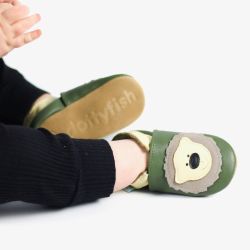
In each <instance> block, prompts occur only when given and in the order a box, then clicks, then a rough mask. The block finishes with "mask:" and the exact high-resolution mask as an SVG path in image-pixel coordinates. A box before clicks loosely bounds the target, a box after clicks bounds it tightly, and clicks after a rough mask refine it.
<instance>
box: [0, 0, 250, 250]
mask: <svg viewBox="0 0 250 250" xmlns="http://www.w3.org/2000/svg"><path fill="white" fill-rule="evenodd" d="M25 3H27V4H28V5H29V6H31V9H32V10H33V11H38V12H39V13H40V14H41V16H42V17H43V21H42V22H41V24H40V25H39V26H40V27H42V30H43V37H42V38H41V39H40V40H38V41H37V42H35V43H33V44H31V45H29V46H26V47H24V48H22V49H19V50H15V51H13V52H12V53H11V54H10V55H8V56H7V57H6V62H7V63H8V64H9V65H10V66H13V67H15V68H18V69H19V70H20V71H21V72H22V73H23V74H24V75H25V76H26V77H27V78H28V79H29V80H30V81H32V82H33V83H35V84H37V85H38V86H40V87H41V88H44V89H47V90H49V91H51V92H52V93H53V94H55V95H56V94H59V93H60V92H61V91H63V90H67V89H70V88H72V87H74V86H77V85H79V84H80V83H83V82H86V81H88V80H91V79H96V78H98V77H102V76H106V75H111V74H115V73H121V72H124V73H129V74H131V75H134V76H135V77H136V78H137V79H138V81H140V82H141V84H142V86H143V88H144V90H145V95H146V108H145V112H144V113H143V115H142V117H141V118H140V119H139V120H138V121H136V122H135V123H134V124H132V125H131V126H130V128H131V129H137V128H139V129H149V130H152V129H165V130H169V131H186V132H201V133H210V134H215V135H219V136H221V137H223V138H225V139H227V140H228V141H229V142H230V143H231V144H232V145H233V147H234V148H235V151H236V153H237V156H238V169H237V172H236V175H235V178H234V179H233V181H232V183H231V185H230V186H229V187H228V188H227V189H225V190H224V191H222V192H221V193H219V194H216V195H214V196H211V197H208V198H188V197H183V196H175V195H166V194H158V195H156V194H151V193H143V192H134V193H130V194H127V193H125V192H121V193H118V194H114V195H112V196H111V197H110V198H108V199H103V200H99V201H98V202H94V203H91V204H86V205H81V206H77V207H73V208H68V209H64V210H59V211H58V210H48V209H45V208H43V207H40V206H36V205H29V204H24V203H10V204H6V205H0V246H1V249H4V250H8V249H18V250H23V249H25V250H29V249H36V250H40V249H43V250H44V249H60V250H64V249H74V250H76V249H110V250H111V249H135V248H138V249H143V248H144V249H150V248H151V249H170V248H171V249H192V250H195V249H217V248H218V249H220V248H223V249H228V248H230V249H236V248H239V246H242V248H244V249H249V247H250V243H249V239H248V236H249V233H248V232H249V225H250V214H249V213H250V205H249V186H248V185H249V183H250V182H249V178H250V168H249V162H250V161H249V159H248V156H249V152H248V151H249V139H250V137H249V127H250V126H249V125H250V122H249V107H250V100H249V93H250V92H249V81H250V73H249V67H250V59H249V58H250V46H249V44H250V36H249V24H250V15H249V11H250V6H249V1H241V0H238V1H228V0H227V1H222V0H216V1H214V0H211V1H200V0H197V1H194V0H191V1H185V0H183V1H167V0H162V1H160V0H154V1H140V0H137V1H135V0H127V1H117V0H106V1H97V0H91V1H70V2H68V1H65V0H61V1H58V0H56V1H48V0H44V1H31V0H29V1H28V0H26V1H25Z"/></svg>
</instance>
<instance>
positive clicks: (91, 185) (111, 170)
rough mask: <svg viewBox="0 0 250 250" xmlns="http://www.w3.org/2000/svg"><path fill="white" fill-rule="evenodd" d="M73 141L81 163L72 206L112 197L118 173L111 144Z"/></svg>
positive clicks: (96, 141)
mask: <svg viewBox="0 0 250 250" xmlns="http://www.w3.org/2000/svg"><path fill="white" fill-rule="evenodd" d="M72 141H73V143H74V144H75V146H76V148H77V150H78V153H79V161H80V162H81V163H80V164H79V165H80V169H79V179H78V184H77V189H76V192H75V195H74V198H73V200H72V203H71V205H75V204H80V203H82V202H87V201H93V200H96V199H99V198H104V197H108V196H110V195H111V194H112V193H113V189H114V184H115V172H116V171H115V161H114V156H113V151H112V149H111V147H110V145H109V143H108V142H107V141H105V140H77V139H76V140H72ZM77 165H78V164H77Z"/></svg>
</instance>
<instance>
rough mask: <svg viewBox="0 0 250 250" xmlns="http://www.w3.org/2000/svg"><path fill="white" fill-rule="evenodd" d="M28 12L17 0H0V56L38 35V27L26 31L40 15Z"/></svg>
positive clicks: (39, 31)
mask: <svg viewBox="0 0 250 250" xmlns="http://www.w3.org/2000/svg"><path fill="white" fill-rule="evenodd" d="M28 14H29V8H28V7H27V6H26V5H23V4H21V3H20V2H19V1H18V0H0V57H3V56H5V55H6V54H8V53H9V52H10V51H11V50H13V49H14V48H18V47H21V46H23V45H25V44H27V43H30V42H32V41H34V40H35V39H37V38H38V37H40V35H41V30H40V29H37V30H34V31H29V32H27V30H29V29H30V28H32V27H33V26H34V25H35V24H36V23H37V22H39V21H40V19H41V17H40V15H39V14H34V15H31V16H28Z"/></svg>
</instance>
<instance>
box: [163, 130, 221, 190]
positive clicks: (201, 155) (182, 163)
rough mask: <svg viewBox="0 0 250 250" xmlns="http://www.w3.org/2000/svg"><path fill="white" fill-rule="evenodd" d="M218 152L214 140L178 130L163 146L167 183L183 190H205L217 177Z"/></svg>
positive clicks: (219, 154) (219, 158) (219, 165)
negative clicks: (165, 148)
mask: <svg viewBox="0 0 250 250" xmlns="http://www.w3.org/2000/svg"><path fill="white" fill-rule="evenodd" d="M221 166H222V156H221V153H220V149H219V148H218V146H217V145H216V143H215V141H214V140H213V139H212V138H211V137H208V136H205V135H201V134H191V133H190V134H189V133H187V134H184V133H182V134H178V135H176V136H174V137H173V139H172V140H171V142H170V143H169V146H168V148H167V150H166V158H165V164H164V170H165V177H166V179H167V182H168V185H169V186H170V187H171V188H173V189H175V190H181V191H183V192H185V193H193V194H198V193H201V192H205V191H207V189H208V187H210V186H212V185H213V184H214V183H215V181H216V180H217V179H218V178H219V173H220V172H221Z"/></svg>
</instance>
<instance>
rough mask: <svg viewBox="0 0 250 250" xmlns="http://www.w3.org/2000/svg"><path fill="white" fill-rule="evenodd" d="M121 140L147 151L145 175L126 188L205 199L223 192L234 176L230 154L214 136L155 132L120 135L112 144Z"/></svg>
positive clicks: (231, 150) (234, 161) (134, 132)
mask: <svg viewBox="0 0 250 250" xmlns="http://www.w3.org/2000/svg"><path fill="white" fill-rule="evenodd" d="M121 139H134V140H135V141H136V142H137V143H138V144H139V145H141V146H142V147H143V148H144V149H145V150H147V151H149V158H148V167H147V173H145V172H144V173H143V174H141V175H140V176H139V177H138V178H137V180H136V181H135V182H134V183H133V184H132V186H130V188H131V187H133V188H136V189H139V188H141V187H145V186H147V187H148V189H149V190H150V191H157V192H164V193H175V194H182V195H188V196H207V195H211V194H214V193H217V192H219V191H221V190H222V189H224V188H225V187H226V186H227V185H228V184H229V183H230V181H231V179H232V177H233V175H234V172H235V168H236V156H235V153H234V150H233V149H232V147H231V146H230V145H229V144H228V143H227V142H226V141H224V140H223V139H221V138H219V137H216V136H212V135H202V134H192V133H175V132H165V131H158V130H155V131H153V132H147V131H132V132H128V133H121V134H118V135H116V136H115V137H114V139H113V140H121ZM145 176H146V178H145ZM140 178H141V180H140Z"/></svg>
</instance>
